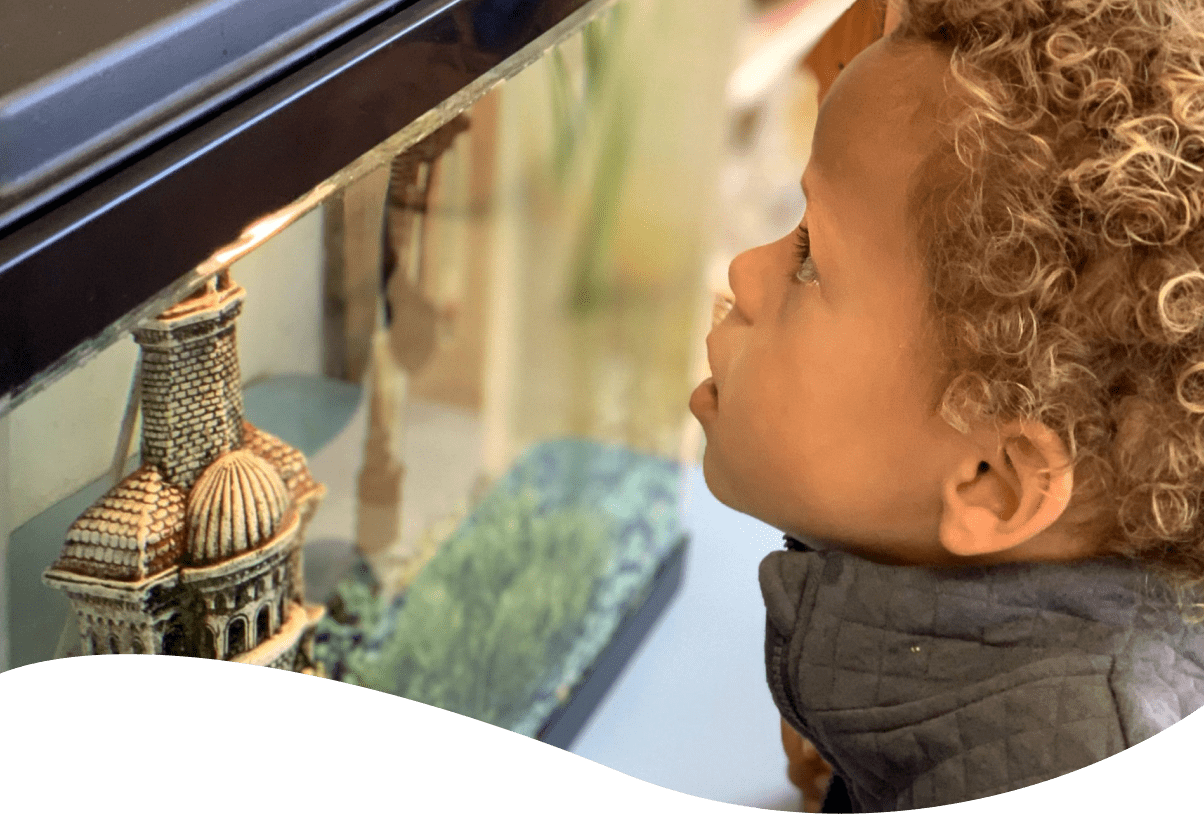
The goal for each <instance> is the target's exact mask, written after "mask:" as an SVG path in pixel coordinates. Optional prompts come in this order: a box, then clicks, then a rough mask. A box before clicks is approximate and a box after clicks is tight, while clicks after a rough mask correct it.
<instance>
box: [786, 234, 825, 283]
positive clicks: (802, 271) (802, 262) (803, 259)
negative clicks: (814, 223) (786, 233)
mask: <svg viewBox="0 0 1204 814" xmlns="http://www.w3.org/2000/svg"><path fill="white" fill-rule="evenodd" d="M794 238H795V240H794V256H795V260H796V261H797V263H796V264H795V267H794V268H793V269H791V271H790V279H791V280H792V281H793V282H796V283H815V282H819V269H817V268H816V267H815V258H814V257H812V256H811V234H810V233H809V232H808V231H807V227H806V226H803V225H802V224H799V227H798V229H796V230H795V233H794Z"/></svg>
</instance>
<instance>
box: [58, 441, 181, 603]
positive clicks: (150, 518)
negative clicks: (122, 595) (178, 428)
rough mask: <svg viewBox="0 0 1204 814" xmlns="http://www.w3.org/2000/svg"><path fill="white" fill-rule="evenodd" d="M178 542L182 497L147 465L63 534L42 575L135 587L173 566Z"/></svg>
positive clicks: (178, 547) (111, 490)
mask: <svg viewBox="0 0 1204 814" xmlns="http://www.w3.org/2000/svg"><path fill="white" fill-rule="evenodd" d="M183 543H184V493H183V492H182V491H181V490H180V489H178V488H177V487H175V486H173V485H172V484H171V483H169V482H168V481H166V480H164V478H163V475H162V474H161V473H160V472H159V471H158V470H157V469H155V468H154V467H153V466H149V465H146V466H143V467H141V468H139V469H137V470H135V471H134V472H132V473H130V475H128V476H127V477H126V478H125V479H124V480H123V481H121V483H119V484H117V485H116V486H114V487H113V488H112V489H110V490H109V491H108V492H106V493H105V494H104V496H103V497H101V498H100V499H99V500H98V501H96V502H95V503H94V504H92V505H91V506H90V507H89V508H88V510H87V511H85V512H84V513H83V514H81V515H80V516H79V517H78V518H77V519H76V520H75V522H74V523H72V524H71V526H70V528H68V529H67V541H66V545H64V546H63V551H62V554H61V555H60V556H59V558H58V560H57V561H56V562H55V563H54V565H53V566H52V567H51V568H50V570H49V571H48V572H47V573H53V572H55V571H60V572H65V573H69V574H82V575H86V576H90V577H96V578H99V579H111V580H118V581H122V582H138V581H140V580H142V579H145V578H147V577H150V576H154V575H155V574H158V573H161V572H163V571H166V570H167V569H169V568H171V567H172V566H174V565H175V564H176V563H177V561H178V560H179V558H180V555H181V553H182V551H183Z"/></svg>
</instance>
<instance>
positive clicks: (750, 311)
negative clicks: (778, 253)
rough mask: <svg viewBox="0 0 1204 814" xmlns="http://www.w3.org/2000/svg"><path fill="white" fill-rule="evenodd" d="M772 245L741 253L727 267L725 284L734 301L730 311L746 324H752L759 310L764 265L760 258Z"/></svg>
mask: <svg viewBox="0 0 1204 814" xmlns="http://www.w3.org/2000/svg"><path fill="white" fill-rule="evenodd" d="M772 245H773V244H770V245H769V246H758V247H757V248H755V249H749V250H748V251H745V252H741V253H740V254H738V255H736V257H735V258H734V259H733V260H732V262H731V263H730V264H729V265H728V267H727V284H728V285H729V286H730V287H731V289H732V297H733V298H734V300H735V302H734V303H733V305H732V310H733V311H735V312H736V313H737V314H739V316H740V317H742V318H743V319H744V320H745V321H747V322H752V321H753V319H755V318H756V316H757V314H758V313H759V312H760V310H761V301H762V300H763V299H764V296H765V280H764V279H763V275H764V269H763V266H764V265H765V263H764V260H763V259H762V256H763V254H764V253H765V252H766V251H769V250H770V247H771V246H772Z"/></svg>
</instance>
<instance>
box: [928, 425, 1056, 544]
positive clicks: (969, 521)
mask: <svg viewBox="0 0 1204 814" xmlns="http://www.w3.org/2000/svg"><path fill="white" fill-rule="evenodd" d="M991 435H992V436H995V437H994V438H990V439H989V440H988V442H987V444H986V446H987V447H992V446H993V447H994V452H993V453H988V454H986V455H982V454H979V455H974V454H973V453H970V454H969V455H968V456H967V457H966V458H965V460H963V461H962V462H961V463H960V464H959V465H958V467H957V469H956V470H955V471H954V472H953V473H951V474H950V475H949V477H948V478H946V480H945V483H944V488H943V493H944V494H943V504H944V505H943V508H942V512H941V526H940V537H941V545H942V546H944V548H945V549H946V550H947V551H949V552H950V553H952V554H956V555H958V556H962V557H975V556H983V555H990V554H998V553H1001V552H1003V551H1007V550H1009V549H1012V548H1015V547H1016V546H1018V545H1021V544H1023V543H1025V542H1027V541H1028V540H1030V539H1032V538H1033V537H1035V536H1036V535H1038V534H1040V533H1041V532H1042V531H1045V529H1047V528H1049V527H1050V526H1052V525H1053V524H1054V522H1055V521H1057V519H1058V518H1060V517H1061V516H1062V514H1063V512H1065V511H1066V508H1067V506H1069V505H1070V495H1071V492H1072V491H1073V489H1074V472H1073V468H1072V466H1071V462H1070V455H1069V453H1068V452H1067V450H1066V445H1065V444H1063V443H1062V439H1061V438H1059V437H1058V435H1057V433H1055V432H1053V431H1052V430H1050V429H1049V428H1048V427H1046V426H1045V425H1044V424H1041V423H1038V422H1033V421H1015V422H1012V423H1009V424H1005V425H1003V426H1001V427H999V428H998V430H997V431H993V432H992V433H991ZM990 441H995V443H994V444H991V443H990ZM979 449H980V450H981V447H980V448H979Z"/></svg>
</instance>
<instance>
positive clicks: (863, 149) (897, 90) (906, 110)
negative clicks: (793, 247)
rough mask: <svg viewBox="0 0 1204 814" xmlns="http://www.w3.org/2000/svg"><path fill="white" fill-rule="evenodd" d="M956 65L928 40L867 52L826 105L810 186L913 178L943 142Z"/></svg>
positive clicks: (886, 43)
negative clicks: (942, 119) (944, 111)
mask: <svg viewBox="0 0 1204 814" xmlns="http://www.w3.org/2000/svg"><path fill="white" fill-rule="evenodd" d="M948 66H949V62H948V58H947V57H946V56H945V55H944V53H943V52H941V51H940V50H939V49H937V48H936V47H935V46H930V45H927V44H924V43H910V42H902V43H900V42H895V41H892V40H879V41H878V42H875V43H874V44H873V45H871V46H869V47H868V48H866V49H865V50H864V51H862V52H861V53H860V54H859V55H858V56H857V58H856V59H854V60H853V61H851V62H850V63H849V65H848V66H847V67H846V68H845V69H844V71H842V72H841V75H840V76H839V77H838V78H837V80H836V82H835V83H834V84H833V85H832V89H831V91H830V92H829V93H828V96H827V98H825V100H824V103H823V105H822V106H821V108H820V111H819V117H818V119H817V121H816V129H815V137H814V141H813V147H812V161H811V164H810V166H809V167H808V170H807V176H806V177H807V183H808V185H809V186H814V185H816V182H817V181H818V182H819V184H820V185H821V186H827V185H828V184H829V183H836V184H841V185H844V184H847V183H849V182H855V183H856V182H864V183H867V184H873V185H875V186H879V185H882V184H888V183H892V182H898V181H903V180H905V179H906V178H909V177H910V174H911V171H912V170H914V169H915V167H916V166H917V165H918V164H919V163H920V161H922V160H923V159H924V158H925V157H926V156H927V155H928V154H929V152H930V151H931V150H932V148H933V147H935V146H936V139H937V138H938V127H937V123H938V116H939V115H940V111H941V108H942V101H943V98H944V97H945V94H944V90H943V88H944V77H945V74H946V72H947V70H948ZM875 181H876V182H878V183H877V184H875V183H874V182H875ZM821 197H822V196H821Z"/></svg>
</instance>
